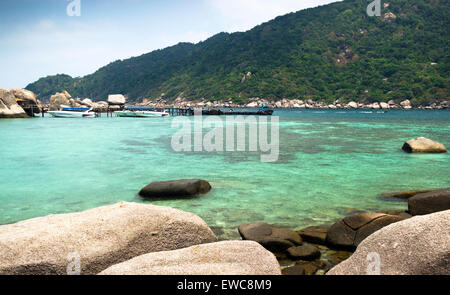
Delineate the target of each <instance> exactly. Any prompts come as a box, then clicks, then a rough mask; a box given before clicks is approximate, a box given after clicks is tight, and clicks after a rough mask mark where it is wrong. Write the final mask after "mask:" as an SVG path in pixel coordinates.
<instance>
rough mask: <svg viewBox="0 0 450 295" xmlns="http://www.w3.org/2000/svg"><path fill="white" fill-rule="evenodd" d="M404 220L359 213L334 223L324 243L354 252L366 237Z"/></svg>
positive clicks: (394, 216) (380, 214)
mask: <svg viewBox="0 0 450 295" xmlns="http://www.w3.org/2000/svg"><path fill="white" fill-rule="evenodd" d="M403 219H404V218H402V217H400V216H396V215H388V214H383V213H361V214H356V215H352V216H349V217H346V218H344V219H341V220H339V221H338V222H336V223H335V224H334V225H333V226H332V227H331V228H330V229H329V231H328V233H327V238H326V242H327V245H329V246H330V247H332V248H336V249H344V250H350V251H352V250H354V249H356V247H358V245H359V244H360V243H361V242H362V241H363V240H364V239H365V238H367V237H368V236H370V235H371V234H373V233H374V232H376V231H378V230H380V229H381V228H383V227H385V226H387V225H389V224H391V223H395V222H399V221H401V220H403Z"/></svg>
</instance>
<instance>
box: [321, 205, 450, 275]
mask: <svg viewBox="0 0 450 295" xmlns="http://www.w3.org/2000/svg"><path fill="white" fill-rule="evenodd" d="M449 228H450V211H443V212H439V213H435V214H429V215H424V216H416V217H413V218H410V219H407V220H404V221H401V222H397V223H395V224H391V225H389V226H387V227H385V228H383V229H381V230H379V231H377V232H376V233H374V234H372V235H371V236H370V237H368V238H367V239H365V240H364V241H363V242H362V243H361V244H360V245H359V247H358V249H357V250H356V252H355V253H354V254H353V255H352V256H351V257H350V258H349V259H348V260H346V261H344V262H342V263H340V264H339V265H337V266H336V267H334V268H333V269H331V270H330V271H329V272H328V273H327V274H328V275H365V274H369V273H370V274H373V273H377V272H378V270H379V274H381V275H450V268H449V265H450V235H449ZM377 261H378V262H379V263H377ZM378 266H379V268H378Z"/></svg>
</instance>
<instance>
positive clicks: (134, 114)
mask: <svg viewBox="0 0 450 295" xmlns="http://www.w3.org/2000/svg"><path fill="white" fill-rule="evenodd" d="M114 113H115V114H116V115H117V116H119V117H131V118H150V117H168V116H169V113H167V112H166V111H134V110H125V111H119V112H114Z"/></svg>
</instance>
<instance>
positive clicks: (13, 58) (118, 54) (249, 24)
mask: <svg viewBox="0 0 450 295" xmlns="http://www.w3.org/2000/svg"><path fill="white" fill-rule="evenodd" d="M78 1H79V4H80V5H77V4H78V3H77V2H78ZM336 1H337V0H0V69H1V71H0V88H4V89H11V88H24V87H26V86H27V85H28V84H29V83H32V82H34V81H36V80H38V79H39V78H41V77H46V76H48V75H55V74H68V75H71V76H72V77H78V76H84V75H87V74H91V73H93V72H95V71H96V70H97V69H99V68H100V67H102V66H105V65H107V64H109V63H110V62H113V61H115V60H118V59H126V58H130V57H133V56H139V55H141V54H144V53H148V52H151V51H153V50H156V49H161V48H165V47H168V46H172V45H175V44H177V43H179V42H192V43H197V42H200V41H204V40H206V39H207V38H209V37H211V36H213V35H215V34H217V33H220V32H229V33H232V32H236V31H247V30H249V29H251V28H253V27H254V26H257V25H259V24H261V23H263V22H266V21H269V20H271V19H273V18H275V17H277V16H279V15H284V14H286V13H290V12H295V11H298V10H302V9H305V8H310V7H315V6H319V5H324V4H328V3H331V2H336Z"/></svg>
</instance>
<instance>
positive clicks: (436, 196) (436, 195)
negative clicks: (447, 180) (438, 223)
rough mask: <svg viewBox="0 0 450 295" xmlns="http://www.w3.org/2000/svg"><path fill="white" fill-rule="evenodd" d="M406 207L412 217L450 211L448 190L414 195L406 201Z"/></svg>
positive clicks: (449, 189)
mask: <svg viewBox="0 0 450 295" xmlns="http://www.w3.org/2000/svg"><path fill="white" fill-rule="evenodd" d="M408 207H409V212H410V213H411V214H412V215H413V216H415V215H426V214H431V213H436V212H440V211H445V210H450V188H446V189H442V190H436V191H431V192H428V193H423V194H418V195H415V196H414V197H412V198H410V199H409V200H408Z"/></svg>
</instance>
